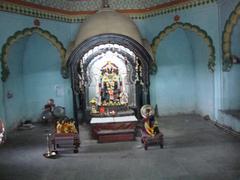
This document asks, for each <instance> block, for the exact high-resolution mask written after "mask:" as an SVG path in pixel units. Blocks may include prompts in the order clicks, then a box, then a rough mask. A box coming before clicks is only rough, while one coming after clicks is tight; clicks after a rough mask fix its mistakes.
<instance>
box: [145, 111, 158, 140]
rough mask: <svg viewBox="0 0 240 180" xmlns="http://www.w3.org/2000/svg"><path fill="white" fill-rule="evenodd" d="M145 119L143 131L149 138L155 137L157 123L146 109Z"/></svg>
mask: <svg viewBox="0 0 240 180" xmlns="http://www.w3.org/2000/svg"><path fill="white" fill-rule="evenodd" d="M146 115H147V116H146V118H144V130H145V132H146V133H147V134H148V135H150V136H152V137H153V136H155V135H156V134H158V133H159V129H158V123H157V121H155V118H154V115H152V113H151V112H150V109H147V113H146Z"/></svg>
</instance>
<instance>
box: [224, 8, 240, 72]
mask: <svg viewBox="0 0 240 180" xmlns="http://www.w3.org/2000/svg"><path fill="white" fill-rule="evenodd" d="M239 17H240V3H238V4H237V6H236V7H235V9H234V10H233V11H232V13H231V14H230V16H229V18H228V20H227V22H226V24H225V27H224V31H223V35H222V55H223V62H222V65H223V71H226V72H229V71H230V70H231V68H232V60H231V55H232V50H231V38H232V32H233V29H234V27H235V25H236V24H237V22H238V20H239Z"/></svg>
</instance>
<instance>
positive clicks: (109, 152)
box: [0, 115, 240, 180]
mask: <svg viewBox="0 0 240 180" xmlns="http://www.w3.org/2000/svg"><path fill="white" fill-rule="evenodd" d="M88 128H89V127H88V126H86V125H85V126H81V127H80V137H81V140H82V144H81V147H80V151H79V153H78V154H73V153H71V151H67V150H65V151H63V152H61V153H60V155H59V157H58V158H57V159H46V158H44V157H43V155H42V154H43V153H44V152H45V151H46V145H45V144H46V142H45V141H46V140H45V135H44V134H45V133H46V130H47V129H49V127H48V126H43V125H37V126H36V128H34V129H32V130H25V131H15V132H12V133H11V134H9V135H8V142H7V144H5V145H3V146H0V179H1V180H6V179H11V180H12V179H13V180H15V179H16V180H38V179H40V180H45V179H48V180H73V179H74V180H75V179H76V180H161V179H170V180H171V179H183V180H188V179H189V180H198V179H199V180H208V179H209V180H215V179H216V180H232V179H233V180H234V179H236V180H239V179H240V137H236V136H232V135H230V134H226V132H224V131H222V130H220V129H218V128H217V127H215V126H214V125H213V124H212V123H210V122H209V121H205V120H203V119H202V118H201V117H200V116H196V115H179V116H172V117H162V118H161V121H160V130H161V131H162V132H163V133H164V136H165V147H164V149H160V148H159V146H152V147H149V149H148V151H145V150H144V148H143V147H142V145H141V143H140V140H139V139H138V140H137V141H134V142H120V143H107V144H98V143H97V142H96V141H95V140H91V139H90V138H89V135H88Z"/></svg>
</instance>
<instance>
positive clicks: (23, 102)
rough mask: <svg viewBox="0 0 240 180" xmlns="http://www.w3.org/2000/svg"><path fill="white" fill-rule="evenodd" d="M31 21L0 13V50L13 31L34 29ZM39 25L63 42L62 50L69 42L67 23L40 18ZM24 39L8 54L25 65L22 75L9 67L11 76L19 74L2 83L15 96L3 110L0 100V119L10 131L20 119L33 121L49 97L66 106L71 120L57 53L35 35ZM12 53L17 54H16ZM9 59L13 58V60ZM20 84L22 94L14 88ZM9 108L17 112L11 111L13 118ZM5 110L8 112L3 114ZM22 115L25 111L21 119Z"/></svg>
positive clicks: (0, 93) (67, 85)
mask: <svg viewBox="0 0 240 180" xmlns="http://www.w3.org/2000/svg"><path fill="white" fill-rule="evenodd" d="M34 19H35V18H34V17H27V16H22V15H17V14H11V13H6V12H0V26H1V35H0V46H1V47H2V46H3V44H4V43H5V42H6V40H7V38H8V37H9V36H12V35H13V34H14V33H15V32H16V31H21V30H23V29H25V28H31V27H33V26H34V25H33V21H34ZM40 24H41V25H40V27H41V28H42V29H44V30H47V31H49V32H50V33H51V34H53V35H54V36H56V37H57V38H58V39H59V41H61V42H62V43H63V45H64V47H67V46H68V44H69V42H70V40H71V38H70V37H71V33H70V31H71V28H70V24H69V23H63V22H57V21H51V20H45V19H40ZM26 39H28V38H26ZM26 39H25V40H23V39H21V40H19V41H17V44H16V47H15V44H14V45H13V47H14V48H13V50H12V52H10V53H11V54H15V55H16V56H17V57H18V60H19V61H18V62H26V63H23V65H22V68H23V69H22V75H21V74H20V72H19V71H17V68H15V66H14V65H13V66H14V67H10V73H11V76H13V75H14V74H15V73H18V75H17V76H15V77H12V78H9V79H8V81H7V82H6V83H4V84H6V87H7V88H10V89H14V88H16V89H15V90H14V93H13V94H14V97H13V98H11V99H7V100H8V101H7V102H6V106H5V107H6V108H4V101H3V100H1V98H0V100H1V107H0V118H3V119H5V120H6V123H7V126H8V127H9V128H10V127H14V126H15V125H16V124H17V121H20V120H26V119H29V118H30V119H32V118H33V120H36V118H37V116H38V115H39V113H40V112H41V110H42V107H43V105H44V103H46V101H47V99H48V98H54V99H55V100H56V104H57V105H61V106H65V107H66V112H67V115H68V116H69V117H73V110H72V109H73V107H72V93H71V85H70V80H69V79H67V80H65V79H63V78H62V77H61V75H60V57H59V52H58V51H57V50H56V48H55V47H53V46H52V45H51V44H50V43H49V41H47V40H45V39H44V38H42V37H40V36H39V35H37V36H35V35H34V36H32V37H30V38H29V40H26ZM23 42H25V43H23ZM15 52H18V54H17V53H15ZM39 52H40V53H39ZM17 57H16V58H17ZM19 57H21V58H19ZM9 58H10V57H9ZM11 58H12V59H16V58H15V57H11ZM9 60H11V59H9ZM27 62H28V63H27ZM33 62H34V63H33ZM19 65H20V64H19ZM18 67H20V66H18ZM27 70H29V71H27ZM15 71H16V72H15ZM40 71H41V72H40ZM22 77H23V80H22V82H21V81H19V79H21V78H22ZM19 82H21V85H22V84H23V85H24V91H23V92H22V90H21V91H19V88H18V87H20V86H17V87H15V85H18V84H17V83H19ZM53 83H54V84H53ZM1 84H2V82H1ZM1 84H0V85H1ZM50 84H51V86H50ZM56 88H58V91H56ZM5 89H6V88H5ZM17 90H18V91H17ZM15 91H17V92H15ZM62 91H63V92H62ZM20 92H21V93H23V95H21V97H24V98H22V99H20V98H18V99H17V97H19V94H18V93H20ZM49 92H50V93H49ZM57 92H58V93H57ZM34 93H35V95H34ZM0 96H1V97H3V88H2V86H1V88H0ZM26 96H27V97H26ZM4 97H6V94H4ZM13 104H14V105H13ZM12 105H13V106H14V109H19V110H17V111H16V112H14V113H12V112H11V113H12V114H15V115H14V117H13V116H12V115H10V113H9V111H10V108H9V107H10V106H12ZM20 106H21V107H20ZM16 107H20V108H16ZM23 108H24V110H23ZM5 111H7V112H6V113H5V114H4V112H5ZM22 112H24V117H23V115H22Z"/></svg>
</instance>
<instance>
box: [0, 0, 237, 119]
mask: <svg viewBox="0 0 240 180" xmlns="http://www.w3.org/2000/svg"><path fill="white" fill-rule="evenodd" d="M238 2H239V0H231V1H229V0H222V1H218V2H217V3H212V4H208V5H206V6H199V7H195V8H192V9H188V10H181V11H178V12H176V13H170V14H165V15H159V16H156V17H152V18H148V19H144V20H134V21H135V22H136V24H137V26H138V27H139V29H140V31H141V33H142V35H143V37H145V38H146V39H147V40H148V41H149V42H151V41H152V40H153V38H154V37H155V36H157V34H158V33H159V32H161V31H162V30H163V29H164V28H165V27H166V26H169V25H171V24H172V23H174V16H175V15H179V16H180V22H183V23H191V24H193V25H197V26H199V27H200V28H201V29H203V30H205V31H206V32H207V33H208V35H209V36H210V37H211V38H212V40H213V43H214V47H215V49H216V54H215V56H216V67H215V72H214V74H210V73H209V72H208V69H207V68H205V63H206V62H207V54H208V53H207V49H206V46H205V43H204V42H203V41H202V40H201V38H199V37H198V36H196V35H195V34H191V33H186V34H185V33H184V32H181V30H179V31H177V32H175V33H171V34H170V35H169V36H168V37H167V38H166V39H165V40H164V41H162V42H161V45H160V46H159V47H158V52H157V55H156V57H157V61H158V65H159V72H158V73H157V75H156V76H152V77H151V78H152V82H151V92H152V94H151V99H152V102H153V104H154V102H157V101H158V102H159V103H163V104H162V105H161V108H162V109H161V108H160V106H159V111H160V112H161V110H163V111H162V112H165V114H172V113H178V112H184V113H186V112H192V111H196V112H197V113H200V114H202V115H205V114H209V115H210V116H211V117H212V119H213V120H217V119H218V110H219V109H225V108H227V109H229V108H239V106H240V105H239V102H240V101H236V99H239V94H240V93H238V92H239V89H240V88H239V79H240V78H239V73H238V72H239V65H234V67H233V68H232V70H231V72H228V73H225V72H224V73H223V72H222V66H221V64H222V58H221V39H222V31H223V29H224V25H225V22H226V20H227V18H228V17H229V15H230V13H231V11H232V10H233V9H234V8H235V6H236V4H237V3H238ZM34 19H35V18H33V17H27V16H22V15H16V14H11V13H6V12H0V26H1V33H0V34H1V35H0V46H2V45H3V44H4V43H5V41H6V39H7V38H8V37H9V36H10V35H12V34H14V33H15V32H16V31H18V30H22V29H24V28H26V27H33V20H34ZM40 22H41V28H42V29H45V30H48V31H50V32H51V33H52V34H54V35H55V36H57V38H58V39H59V40H60V41H61V42H62V43H63V44H64V47H68V45H69V43H70V42H71V41H73V40H74V38H75V37H76V34H77V32H78V30H79V27H81V23H74V24H73V23H72V24H69V23H63V22H55V21H51V20H44V19H40ZM179 34H181V36H180V35H179ZM233 34H234V35H233V43H234V44H235V41H236V42H237V41H238V40H239V38H237V37H238V35H239V27H237V28H236V29H235V31H234V33H233ZM235 34H236V35H235ZM32 38H33V39H34V38H36V39H38V40H37V42H41V43H40V44H42V45H43V46H40V45H37V44H36V45H33V47H32V46H31V45H30V44H34V43H31V38H30V39H29V42H27V43H26V46H28V47H29V48H28V50H27V51H25V55H24V57H23V59H24V61H26V62H27V61H30V60H32V59H37V60H41V61H40V62H42V64H44V62H45V63H46V59H47V58H46V57H45V56H44V55H42V54H41V55H39V59H38V58H34V57H33V56H34V55H33V54H34V53H35V52H36V50H35V48H34V47H37V48H38V49H39V51H40V50H41V51H46V52H47V51H48V50H46V49H45V47H44V46H46V47H50V46H48V45H46V44H47V43H46V42H45V41H44V40H43V39H41V38H40V37H37V36H35V37H32ZM174 39H175V40H174ZM176 39H177V41H176ZM42 40H43V41H44V42H43V41H42ZM32 41H33V40H32ZM34 42H35V41H34ZM238 42H239V41H238ZM22 43H23V42H22ZM20 44H21V43H20ZM23 44H24V43H23ZM23 44H22V45H16V46H17V48H20V47H23ZM179 44H181V47H179ZM238 45H239V43H237V45H234V48H233V50H234V52H235V51H238V49H237V48H236V49H235V47H238ZM18 46H19V47H18ZM173 49H175V51H174V50H173ZM199 49H201V51H199ZM14 51H18V50H17V49H15V50H14ZM180 52H185V53H187V52H190V53H188V55H183V53H180ZM237 53H239V52H237ZM48 57H49V58H51V59H53V61H51V63H53V64H51V65H52V67H53V68H52V71H50V70H49V71H47V70H46V71H44V72H47V73H46V74H44V75H43V77H50V74H54V76H55V75H57V70H56V68H57V66H58V65H59V64H58V65H57V64H55V62H57V58H58V54H57V52H56V50H51V52H48ZM13 59H14V58H13ZM167 59H169V61H166V60H167ZM176 59H179V61H177V60H176ZM31 62H32V61H31ZM169 62H171V63H173V64H174V65H173V66H172V67H170V66H169V65H168V63H169ZM177 63H179V64H177ZM42 64H41V63H40V64H39V66H38V68H40V67H41V65H42ZM49 65H50V63H49ZM33 66H35V64H28V65H27V66H24V68H26V69H28V68H30V69H31V68H32V67H33ZM38 68H36V67H35V68H34V67H33V69H34V70H36V71H38V70H41V69H38ZM179 69H180V70H179ZM44 70H45V69H44ZM169 71H173V72H174V73H170V72H169ZM59 72H60V70H59ZM28 73H29V74H28ZM28 73H26V74H24V77H25V78H26V79H25V83H24V85H25V84H26V87H29V88H30V87H32V86H34V87H35V85H36V84H38V83H36V81H42V79H43V78H41V75H39V76H37V75H36V74H37V73H34V72H31V73H32V74H31V73H30V72H28ZM39 74H41V73H39ZM35 75H36V76H35ZM190 75H192V76H191V77H188V76H190ZM167 76H168V78H169V79H170V81H166V80H167ZM185 77H186V78H185ZM162 79H163V80H164V81H166V83H162ZM183 79H187V81H186V82H183V83H186V85H185V84H184V85H185V86H184V87H180V84H181V83H182V82H181V81H182V80H183ZM59 81H60V79H59V78H58V77H57V76H56V77H55V78H52V77H51V78H50V79H49V81H48V82H46V84H47V83H50V82H54V83H56V85H58V84H57V82H59ZM211 82H213V83H211ZM194 83H195V85H194V87H192V86H193V84H194ZM0 85H1V83H0ZM59 85H60V89H61V87H64V97H63V98H60V97H55V98H56V103H57V104H61V105H62V104H65V105H66V106H67V107H69V108H70V109H69V110H67V111H69V112H71V111H72V109H71V108H72V107H70V105H71V100H72V99H71V98H68V96H69V97H70V96H71V90H70V89H68V88H69V87H70V82H69V80H62V82H61V83H60V84H59ZM46 86H48V87H42V88H43V91H44V92H45V91H49V90H50V89H51V90H52V89H53V88H55V86H54V87H53V86H52V84H51V85H50V84H48V85H46ZM50 86H51V87H50ZM167 86H168V87H170V89H171V90H169V89H168V92H166V89H167V88H166V87H167ZM9 87H11V86H10V85H9ZM58 87H59V86H58ZM159 88H161V89H162V92H161V93H162V94H160V95H161V96H162V97H161V99H157V97H159V93H158V91H157V90H158V89H159ZM174 88H175V89H177V90H178V88H180V91H177V90H175V94H174V91H173V89H174ZM196 89H197V90H196ZM35 90H36V91H37V88H36V89H35ZM205 90H207V91H208V93H204V92H205ZM176 91H177V92H176ZM2 93H3V89H2V88H1V87H0V100H1V97H2V95H1V94H2ZM31 93H32V92H29V91H28V90H26V92H25V94H31ZM55 93H56V92H55ZM165 93H168V94H169V98H172V99H177V102H174V101H172V100H171V101H168V100H167V97H165V96H164V94H165ZM187 93H189V94H191V93H192V94H191V95H195V96H193V97H194V98H193V100H191V101H187V99H186V94H187ZM50 95H51V96H56V94H54V92H53V91H51V94H50ZM170 95H172V96H173V97H170ZM31 96H32V97H33V94H32V95H31ZM180 97H181V98H180ZM45 100H46V99H45V97H41V98H39V99H34V97H33V100H31V101H30V100H29V101H28V102H26V103H27V104H26V106H27V107H29V108H30V107H32V106H31V105H34V104H35V105H36V106H38V108H40V104H41V103H40V101H41V102H45ZM179 101H181V102H183V104H182V107H180V106H179ZM1 102H3V101H1ZM37 102H38V103H37ZM172 102H173V103H172ZM169 106H171V107H173V108H170V109H168V108H166V107H169ZM2 107H3V106H2V104H1V107H0V117H1V116H4V111H3V108H2ZM177 107H179V109H178V110H176V109H177ZM181 108H182V109H181ZM32 112H33V111H29V112H28V114H27V115H28V116H29V117H31V116H32ZM35 112H37V111H34V113H35ZM1 114H2V115H1Z"/></svg>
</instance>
